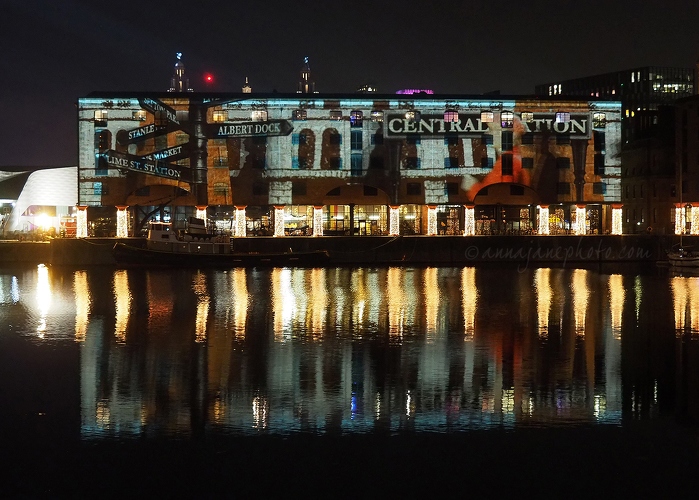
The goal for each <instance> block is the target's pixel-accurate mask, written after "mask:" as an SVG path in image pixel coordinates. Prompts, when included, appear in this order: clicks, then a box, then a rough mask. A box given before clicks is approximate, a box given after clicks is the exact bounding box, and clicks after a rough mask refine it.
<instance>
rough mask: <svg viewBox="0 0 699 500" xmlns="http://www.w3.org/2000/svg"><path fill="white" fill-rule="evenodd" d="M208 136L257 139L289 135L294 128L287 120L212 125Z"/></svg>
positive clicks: (209, 125) (209, 126)
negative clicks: (258, 137) (259, 137)
mask: <svg viewBox="0 0 699 500" xmlns="http://www.w3.org/2000/svg"><path fill="white" fill-rule="evenodd" d="M206 127H207V128H206V135H207V136H208V137H209V138H213V139H218V138H225V137H257V136H266V137H270V136H284V135H289V134H290V133H291V131H292V130H293V129H294V127H293V126H292V125H291V123H289V122H288V121H287V120H269V121H265V122H241V123H210V124H208V125H207V126H206Z"/></svg>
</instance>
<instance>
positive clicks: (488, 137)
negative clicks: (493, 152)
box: [481, 134, 493, 144]
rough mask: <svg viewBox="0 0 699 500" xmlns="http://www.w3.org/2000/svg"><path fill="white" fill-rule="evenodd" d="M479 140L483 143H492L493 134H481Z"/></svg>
mask: <svg viewBox="0 0 699 500" xmlns="http://www.w3.org/2000/svg"><path fill="white" fill-rule="evenodd" d="M481 142H482V143H483V144H492V143H493V135H492V134H483V135H482V136H481Z"/></svg>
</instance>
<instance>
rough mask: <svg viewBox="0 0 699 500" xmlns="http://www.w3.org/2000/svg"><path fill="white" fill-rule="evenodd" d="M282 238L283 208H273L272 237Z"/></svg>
mask: <svg viewBox="0 0 699 500" xmlns="http://www.w3.org/2000/svg"><path fill="white" fill-rule="evenodd" d="M281 236H284V207H274V237H281Z"/></svg>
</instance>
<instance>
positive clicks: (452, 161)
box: [444, 156, 459, 168]
mask: <svg viewBox="0 0 699 500" xmlns="http://www.w3.org/2000/svg"><path fill="white" fill-rule="evenodd" d="M444 168H459V159H458V158H457V157H455V156H448V157H446V158H444Z"/></svg>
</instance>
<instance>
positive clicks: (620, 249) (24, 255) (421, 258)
mask: <svg viewBox="0 0 699 500" xmlns="http://www.w3.org/2000/svg"><path fill="white" fill-rule="evenodd" d="M116 242H123V243H126V244H129V245H132V246H136V247H143V246H145V239H144V238H77V239H76V238H56V239H53V240H50V241H48V242H18V241H3V242H1V243H0V263H3V264H10V263H48V264H50V265H66V266H81V265H114V264H116V262H115V261H114V258H113V256H112V248H113V246H114V244H115V243H116ZM678 242H679V239H678V237H677V236H666V235H640V234H639V235H622V236H618V235H613V236H612V235H600V236H572V235H571V236H395V237H388V236H366V237H338V236H326V237H322V236H321V237H293V238H288V237H287V238H274V237H255V238H234V239H233V240H232V241H231V245H232V247H233V251H235V252H254V253H264V252H288V251H291V252H302V251H313V250H326V251H328V253H329V254H330V261H329V264H330V265H398V266H400V265H434V266H464V265H476V264H485V263H513V264H517V265H520V266H522V265H524V266H526V265H536V266H538V265H549V264H551V265H571V266H585V265H595V264H598V263H625V262H628V263H644V262H645V263H654V262H659V261H663V260H665V252H666V250H669V249H670V248H672V246H673V245H676V244H677V243H678ZM684 244H685V245H692V244H694V245H695V246H696V245H697V244H699V237H696V236H695V237H685V240H684Z"/></svg>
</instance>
